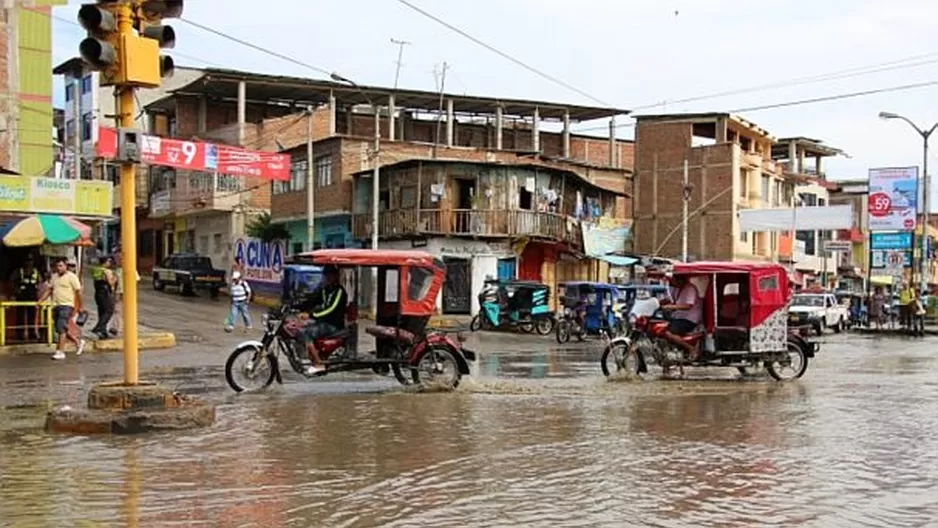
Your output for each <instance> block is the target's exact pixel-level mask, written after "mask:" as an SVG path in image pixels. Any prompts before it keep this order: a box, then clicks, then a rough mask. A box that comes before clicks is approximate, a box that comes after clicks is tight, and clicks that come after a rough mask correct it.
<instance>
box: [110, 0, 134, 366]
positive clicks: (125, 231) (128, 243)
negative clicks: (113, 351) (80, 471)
mask: <svg viewBox="0 0 938 528" xmlns="http://www.w3.org/2000/svg"><path fill="white" fill-rule="evenodd" d="M133 30H134V27H133V18H132V11H131V6H130V4H127V3H123V4H120V6H119V7H118V11H117V31H118V33H119V35H120V36H121V38H123V37H124V36H125V35H127V36H130V35H133ZM127 60H131V58H130V57H127ZM117 90H119V93H118V96H117V102H118V108H117V118H116V119H117V126H118V128H128V129H129V128H133V126H134V87H133V86H130V85H126V84H125V85H123V86H119V87H118V88H117ZM136 180H137V166H136V165H135V164H134V163H130V162H126V161H125V162H123V163H121V170H120V185H121V253H122V259H121V271H122V272H123V275H124V280H123V282H124V284H123V285H122V286H123V290H124V291H123V296H124V299H123V303H124V306H123V310H124V383H125V384H126V385H136V384H137V383H138V382H139V381H140V377H139V359H140V358H139V350H138V342H137V340H138V335H139V333H138V332H139V331H138V328H137V203H136V194H137V193H136V184H137V181H136Z"/></svg>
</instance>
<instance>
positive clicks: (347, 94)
mask: <svg viewBox="0 0 938 528" xmlns="http://www.w3.org/2000/svg"><path fill="white" fill-rule="evenodd" d="M202 71H203V72H204V75H202V77H200V78H199V79H197V80H195V81H193V82H191V83H189V84H187V85H185V86H182V87H180V88H177V89H176V90H173V92H172V95H170V96H168V97H166V98H163V99H160V100H158V101H155V102H154V103H151V104H150V105H147V109H148V110H151V109H160V108H166V102H168V100H169V99H171V98H172V97H173V95H177V94H178V95H207V96H210V97H216V98H220V99H228V100H232V101H235V100H237V97H238V83H239V82H241V81H244V82H245V83H246V85H247V98H248V100H250V101H263V102H268V103H270V102H272V103H282V104H285V105H295V106H298V107H302V106H307V105H314V106H316V105H322V104H326V103H328V102H329V96H330V95H332V96H334V97H335V98H336V102H337V103H338V104H339V105H340V106H342V105H369V106H370V105H371V104H372V101H375V102H376V103H377V104H379V105H383V104H386V101H387V99H388V97H389V96H391V95H393V96H394V102H395V106H396V107H398V108H408V109H418V110H423V111H427V112H436V111H438V110H439V106H440V94H439V93H438V92H428V91H423V90H405V89H393V88H387V87H380V86H366V85H349V84H346V83H341V82H335V81H331V80H321V79H309V78H304V77H288V76H283V75H266V74H260V73H251V72H245V71H238V70H228V69H220V68H206V69H204V70H202ZM443 97H444V98H445V99H447V100H452V101H453V111H454V113H456V114H459V115H494V114H495V108H496V107H498V106H500V107H501V108H502V112H503V115H505V116H506V117H530V116H531V115H532V114H533V113H534V110H535V109H537V111H538V112H539V114H540V117H541V119H542V120H547V121H550V120H554V121H561V120H563V118H564V115H565V114H566V113H569V116H570V120H571V121H572V122H582V121H592V120H595V119H602V118H608V117H613V116H619V115H626V114H628V113H629V111H628V110H625V109H621V108H605V107H596V106H582V105H573V104H565V103H552V102H545V101H535V100H527V99H503V98H497V97H482V96H472V95H457V94H451V93H447V94H444V96H443Z"/></svg>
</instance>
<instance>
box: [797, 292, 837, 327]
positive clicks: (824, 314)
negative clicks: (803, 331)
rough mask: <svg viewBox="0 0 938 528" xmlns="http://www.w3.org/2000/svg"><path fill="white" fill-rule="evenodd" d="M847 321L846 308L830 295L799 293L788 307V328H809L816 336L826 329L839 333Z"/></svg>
mask: <svg viewBox="0 0 938 528" xmlns="http://www.w3.org/2000/svg"><path fill="white" fill-rule="evenodd" d="M849 320H850V313H849V311H848V310H847V307H846V306H844V305H842V304H840V303H838V302H837V297H835V296H834V295H833V294H831V293H799V294H796V295H795V296H794V297H792V300H791V304H790V305H789V306H788V324H789V326H811V328H813V329H814V331H815V332H817V335H821V334H823V333H824V330H825V329H827V328H830V329H832V330H833V331H834V332H840V331H841V330H843V328H844V327H845V326H846V324H847V322H848V321H849Z"/></svg>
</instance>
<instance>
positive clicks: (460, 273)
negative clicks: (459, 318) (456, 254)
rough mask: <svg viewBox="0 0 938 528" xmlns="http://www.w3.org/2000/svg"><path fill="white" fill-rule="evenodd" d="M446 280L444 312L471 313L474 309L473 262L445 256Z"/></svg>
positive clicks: (444, 284)
mask: <svg viewBox="0 0 938 528" xmlns="http://www.w3.org/2000/svg"><path fill="white" fill-rule="evenodd" d="M443 264H444V265H445V266H446V281H445V282H444V283H443V313H444V314H446V315H469V314H470V313H471V311H472V297H471V295H472V293H471V292H472V262H471V261H470V260H468V259H457V258H448V257H443Z"/></svg>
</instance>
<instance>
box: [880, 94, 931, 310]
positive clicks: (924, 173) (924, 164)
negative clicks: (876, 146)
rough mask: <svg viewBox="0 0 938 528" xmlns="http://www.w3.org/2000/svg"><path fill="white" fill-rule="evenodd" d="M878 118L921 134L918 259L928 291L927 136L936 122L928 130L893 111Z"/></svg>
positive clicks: (922, 284)
mask: <svg viewBox="0 0 938 528" xmlns="http://www.w3.org/2000/svg"><path fill="white" fill-rule="evenodd" d="M879 118H880V119H887V120H888V119H901V120H903V121H905V122H906V123H908V124H909V126H911V127H912V128H913V129H915V131H916V132H918V135H920V136H922V202H924V203H923V204H922V208H923V209H924V213H923V217H924V221H923V222H922V223H923V224H924V225H923V226H922V255H921V257H920V260H919V274H920V280H921V291H922V292H925V291H928V249H929V248H928V217H929V213H930V211H929V208H930V204H929V202H930V200H929V196H928V193H929V185H928V184H929V182H928V138H929V137H931V135H932V132H934V131H935V129H936V128H938V123H935V124H934V125H932V127H931V128H929V129H928V130H923V129H921V128H919V127H918V125H916V124H915V123H913V122H912V120H911V119H909V118H907V117H905V116H901V115H899V114H896V113H893V112H880V113H879Z"/></svg>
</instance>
